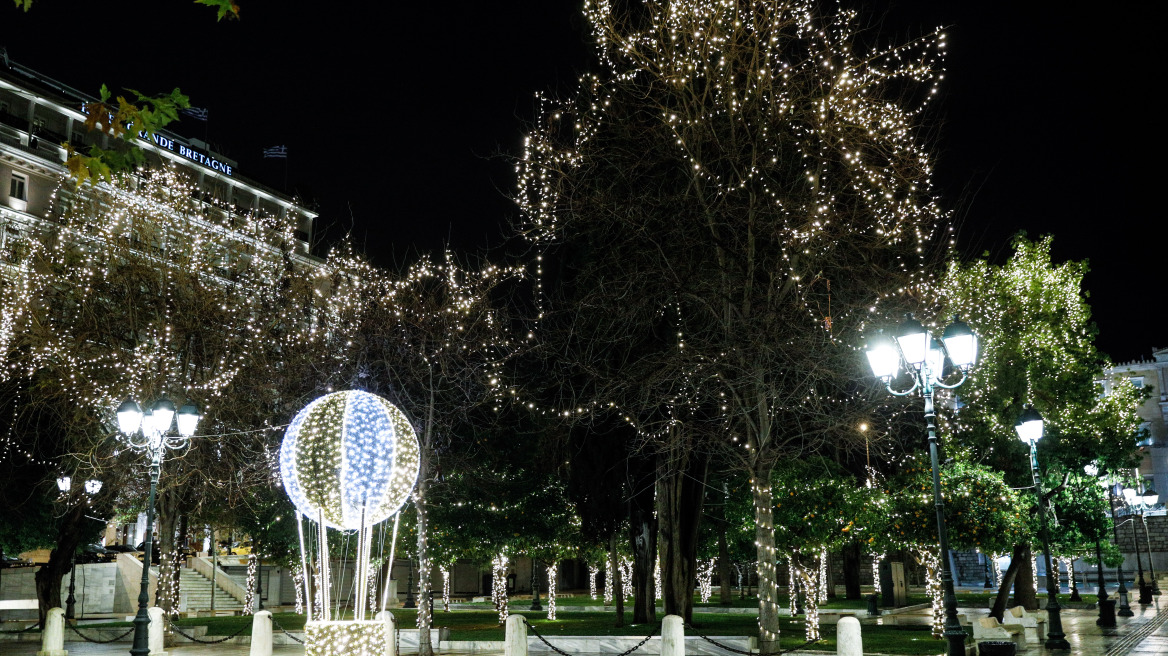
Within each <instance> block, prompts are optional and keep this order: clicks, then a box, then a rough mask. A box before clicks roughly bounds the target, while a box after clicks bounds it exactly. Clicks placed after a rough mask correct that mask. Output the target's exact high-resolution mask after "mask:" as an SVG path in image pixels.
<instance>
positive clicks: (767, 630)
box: [751, 464, 779, 654]
mask: <svg viewBox="0 0 1168 656" xmlns="http://www.w3.org/2000/svg"><path fill="white" fill-rule="evenodd" d="M753 474H754V476H753V479H752V480H751V485H752V487H753V494H752V496H753V497H754V543H755V548H756V551H757V553H758V653H759V654H777V653H779V606H778V604H777V603H775V600H776V599H777V598H778V595H779V587H778V583H777V582H776V581H775V517H774V498H773V496H772V491H771V467H769V466H765V465H761V464H760V465H756V466H755V470H754V472H753Z"/></svg>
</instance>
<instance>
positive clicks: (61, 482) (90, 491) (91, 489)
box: [57, 476, 101, 620]
mask: <svg viewBox="0 0 1168 656" xmlns="http://www.w3.org/2000/svg"><path fill="white" fill-rule="evenodd" d="M57 489H58V490H60V491H61V494H69V493H70V492H71V491H72V490H73V478H72V477H70V476H62V477H60V478H58V479H57ZM98 492H101V481H99V480H96V479H90V480H88V481H85V495H86V497H87V499H86V501H88V500H89V498H92V497H93V496H95V495H96V494H97V493H98ZM76 584H77V553H76V552H74V553H73V557H72V559H71V560H70V562H69V596H68V597H67V598H66V599H65V619H67V620H72V619H76V618H77V615H76V612H75V611H76V604H77V595H76Z"/></svg>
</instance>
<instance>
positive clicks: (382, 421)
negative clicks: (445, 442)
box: [280, 390, 418, 530]
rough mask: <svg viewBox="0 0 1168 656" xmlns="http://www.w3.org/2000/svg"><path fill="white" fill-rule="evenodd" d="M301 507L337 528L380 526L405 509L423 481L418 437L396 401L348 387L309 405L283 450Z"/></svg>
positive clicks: (286, 475) (286, 476) (288, 485)
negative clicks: (395, 403)
mask: <svg viewBox="0 0 1168 656" xmlns="http://www.w3.org/2000/svg"><path fill="white" fill-rule="evenodd" d="M280 477H281V478H282V479H283V481H284V489H285V490H286V491H287V492H288V497H289V498H290V499H291V500H292V504H293V505H295V506H296V509H297V510H299V511H300V512H301V513H303V514H304V515H306V516H307V517H308V518H309V519H312V520H319V519H320V518H321V516H322V515H323V519H324V523H325V524H326V525H328V526H331V527H333V528H337V529H346V530H352V529H359V528H362V525H364V526H372V525H373V524H376V523H378V522H380V521H382V520H384V519H386V518H388V517H391V516H393V514H394V513H396V512H397V511H398V509H400V508H401V507H402V505H403V504H404V503H405V502H406V499H407V498H408V497H409V494H410V492H411V491H412V490H413V489H414V483H415V482H416V481H417V478H418V437H417V435H416V434H415V433H414V429H413V427H412V426H410V422H409V420H407V419H406V416H405V415H404V414H402V411H401V410H399V409H398V408H397V406H395V405H393V404H392V403H390V402H389V401H386V400H385V399H383V398H381V397H380V396H376V395H374V394H370V393H368V392H360V391H355V390H348V391H344V392H334V393H332V394H328V395H326V396H322V397H320V398H319V399H316V400H315V401H313V402H312V403H309V404H308V405H307V406H305V408H304V409H303V410H301V411H300V412H299V413H297V415H296V417H294V418H293V419H292V423H290V424H289V425H288V430H287V432H285V433H284V441H283V443H282V444H281V445H280Z"/></svg>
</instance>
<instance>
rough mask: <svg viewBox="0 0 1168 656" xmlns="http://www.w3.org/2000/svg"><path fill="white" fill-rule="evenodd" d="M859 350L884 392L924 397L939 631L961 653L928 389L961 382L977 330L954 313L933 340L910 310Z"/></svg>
mask: <svg viewBox="0 0 1168 656" xmlns="http://www.w3.org/2000/svg"><path fill="white" fill-rule="evenodd" d="M865 350H866V352H867V356H868V364H869V365H870V366H871V367H872V373H873V374H875V375H876V377H877V378H879V379H881V380H882V381H883V382H884V386H885V388H886V389H887V390H888V391H889V393H891V394H894V395H896V396H907V395H909V394H911V393H913V392H914V391H916V390H918V389H919V390H920V392H921V396H922V397H924V401H925V424H926V426H927V428H928V435H929V456H930V458H931V460H932V467H933V504H934V506H935V507H936V511H937V534H938V537H939V541H940V547H941V586H942V588H943V591H944V600H945V632H944V635H945V639H946V640H947V641H948V642H949V645H948V656H964V655H965V635H966V634H965V630H964V629H962V628H961V622H960V621H959V620H958V618H957V597H956V595H954V593H953V572H952V570H951V569H950V567H949V534H948V529H947V528H946V526H945V504H944V500H943V499H942V497H941V474H940V465H939V463H938V455H937V427H936V423H935V418H936V413H935V411H934V408H933V390H934V388H936V387H941V388H944V389H953V388H955V387H958V386H960V385H961V384H962V383H963V382H965V372H966V371H968V369H969V368H970V367H972V366H973V364H974V362H976V360H977V336H976V335H974V334H973V331H972V330H970V328H969V326H968V325H966V323H965V322H963V321H961V320H959V319H955V320H954V321H953V323H951V324H949V326H948V327H947V328H945V331H944V332H943V333H942V335H941V339H939V340H938V339H936V338H934V337H933V336H932V335H930V334H929V332H928V331H927V330H925V327H924V326H923V325H921V322H919V321H917V320H916V319H913V317H912V315H911V314H910V315H908V316H907V317H906V318H905V320H904V322H903V323H901V324H900V326H899V327H898V328H897V330H896V339H895V340H893V339H892V338H890V337H888V336H887V335H885V334H884V333H883V332H879V333H877V334H876V335H874V336H872V337H871V338H870V339H869V340H868V345H867V348H866V349H865ZM946 361H949V362H950V363H952V365H953V366H954V367H955V368H957V369H958V370H959V371H960V373H961V379H960V380H958V381H957V382H956V383H953V384H946V383H945V382H944V380H945V378H946V376H945V362H946ZM902 368H903V369H904V371H905V372H907V373H908V375H909V376H910V377H911V378H912V383H913V384H912V387H910V388H909V389H907V390H894V389H893V388H892V381H893V379H894V378H895V377H896V375H897V373H899V371H900V370H901V369H902Z"/></svg>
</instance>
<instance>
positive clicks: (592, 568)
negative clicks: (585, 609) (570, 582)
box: [588, 563, 607, 601]
mask: <svg viewBox="0 0 1168 656" xmlns="http://www.w3.org/2000/svg"><path fill="white" fill-rule="evenodd" d="M599 575H600V568H599V567H597V566H596V565H594V564H591V563H589V564H588V596H589V597H590V598H591V599H592V601H596V578H597V577H598V576H599ZM606 601H607V599H606Z"/></svg>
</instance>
